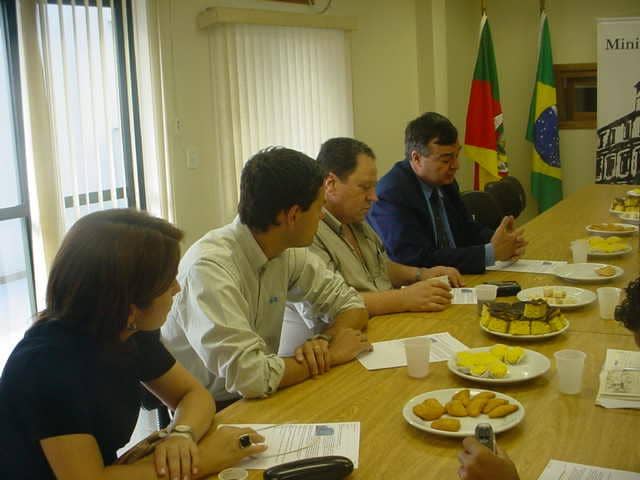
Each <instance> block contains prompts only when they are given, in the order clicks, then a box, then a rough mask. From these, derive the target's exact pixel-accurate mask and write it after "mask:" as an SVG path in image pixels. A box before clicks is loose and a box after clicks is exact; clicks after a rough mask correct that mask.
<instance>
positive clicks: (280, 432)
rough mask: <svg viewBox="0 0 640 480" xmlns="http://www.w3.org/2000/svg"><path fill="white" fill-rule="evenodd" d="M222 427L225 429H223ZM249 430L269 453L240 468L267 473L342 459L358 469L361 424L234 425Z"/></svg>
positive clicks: (244, 463)
mask: <svg viewBox="0 0 640 480" xmlns="http://www.w3.org/2000/svg"><path fill="white" fill-rule="evenodd" d="M221 426H222V425H221ZM231 426H233V427H249V428H253V429H254V430H256V431H257V432H258V433H259V434H260V435H262V436H263V437H265V443H266V444H267V445H268V447H269V448H268V449H267V450H266V451H264V452H262V453H260V454H258V455H254V456H251V457H248V458H246V459H244V460H243V461H242V462H240V463H239V464H238V467H241V468H246V469H255V470H264V469H267V468H270V467H273V466H274V465H280V464H281V463H287V462H293V461H296V460H303V459H305V458H314V457H324V456H327V455H341V456H343V457H347V458H348V459H349V460H351V461H352V462H353V466H354V467H355V468H358V457H359V455H360V453H359V449H360V422H341V423H285V424H281V425H277V424H233V425H231Z"/></svg>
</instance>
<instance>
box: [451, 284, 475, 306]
mask: <svg viewBox="0 0 640 480" xmlns="http://www.w3.org/2000/svg"><path fill="white" fill-rule="evenodd" d="M451 294H452V295H453V298H452V299H451V303H452V304H454V305H465V304H476V303H478V298H477V297H476V291H475V289H473V288H452V289H451Z"/></svg>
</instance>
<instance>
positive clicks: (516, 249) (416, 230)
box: [368, 112, 527, 273]
mask: <svg viewBox="0 0 640 480" xmlns="http://www.w3.org/2000/svg"><path fill="white" fill-rule="evenodd" d="M460 149H461V147H460V143H459V142H458V131H457V130H456V128H455V127H454V126H453V124H452V123H451V122H450V121H449V119H447V118H446V117H444V116H442V115H440V114H438V113H433V112H428V113H425V114H423V115H422V116H420V117H418V118H416V119H415V120H412V121H411V122H409V124H408V125H407V128H406V130H405V154H406V158H405V159H404V160H403V161H400V162H398V163H396V164H395V165H394V166H393V168H392V169H391V170H390V171H389V172H388V173H387V174H386V175H385V176H383V177H382V178H381V179H380V182H379V183H378V186H377V189H376V193H377V195H378V201H377V202H376V203H374V204H373V207H372V208H371V211H370V213H369V215H368V220H369V223H370V224H371V226H373V228H374V229H375V230H376V232H377V233H378V235H380V237H381V238H382V240H383V242H384V246H385V248H386V249H387V252H388V254H389V257H391V258H392V259H393V260H394V261H396V262H398V263H403V264H406V265H414V266H421V267H431V266H434V265H448V266H451V267H456V268H457V269H459V270H460V271H461V272H463V273H482V272H484V270H485V267H488V266H490V265H493V264H494V262H495V261H496V260H515V259H517V258H518V257H520V256H521V255H522V254H523V253H524V249H525V246H526V244H527V242H526V241H525V240H524V238H523V231H522V229H518V230H515V229H514V219H513V217H510V216H509V217H504V218H503V219H502V222H501V224H500V225H499V226H498V228H497V229H496V230H495V231H493V230H491V229H490V228H487V227H485V226H483V225H481V224H480V223H478V222H476V221H475V220H473V218H472V217H471V215H470V214H469V212H468V211H467V209H466V208H465V206H464V204H463V202H462V199H461V198H460V190H459V188H458V184H457V182H456V179H455V176H456V172H457V171H458V168H459V167H460V162H459V160H458V155H459V154H460Z"/></svg>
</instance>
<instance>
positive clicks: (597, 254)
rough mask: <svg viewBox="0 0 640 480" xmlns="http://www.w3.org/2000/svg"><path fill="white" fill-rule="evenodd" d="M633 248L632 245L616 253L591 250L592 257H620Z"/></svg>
mask: <svg viewBox="0 0 640 480" xmlns="http://www.w3.org/2000/svg"><path fill="white" fill-rule="evenodd" d="M631 250H633V247H632V246H631V245H627V248H623V249H622V250H616V251H615V252H601V251H599V250H591V249H590V250H589V252H588V253H589V256H590V257H618V256H620V255H626V254H627V253H629V252H630V251H631Z"/></svg>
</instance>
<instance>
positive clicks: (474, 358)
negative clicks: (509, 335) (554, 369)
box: [447, 343, 551, 383]
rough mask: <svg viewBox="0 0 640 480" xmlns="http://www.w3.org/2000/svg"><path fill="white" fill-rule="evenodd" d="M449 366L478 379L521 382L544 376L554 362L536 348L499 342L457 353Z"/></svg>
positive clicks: (464, 374)
mask: <svg viewBox="0 0 640 480" xmlns="http://www.w3.org/2000/svg"><path fill="white" fill-rule="evenodd" d="M447 367H449V370H451V372H453V373H454V374H456V375H458V376H459V377H462V378H466V379H467V380H472V381H474V382H480V383H517V382H525V381H527V380H531V379H533V378H536V377H539V376H540V375H544V374H545V373H546V372H547V371H548V370H549V367H551V362H550V361H549V359H548V358H547V357H545V356H544V355H542V354H541V353H538V352H536V351H534V350H529V349H527V348H522V347H517V346H508V345H503V344H502V343H497V344H495V345H492V346H490V347H479V348H470V349H469V350H462V351H460V352H456V353H455V354H453V355H452V356H451V357H450V358H449V361H448V362H447Z"/></svg>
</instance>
